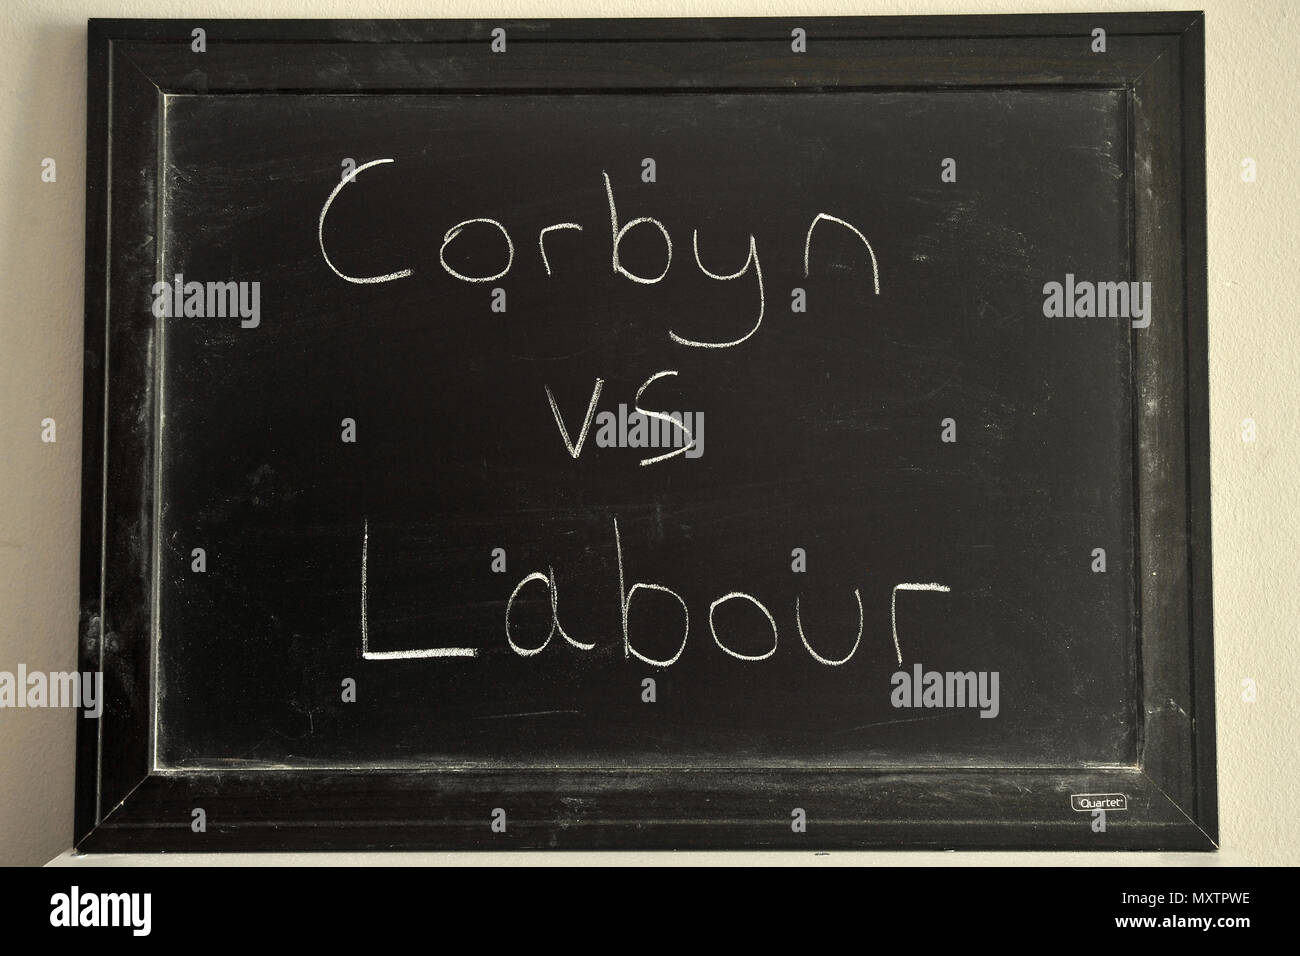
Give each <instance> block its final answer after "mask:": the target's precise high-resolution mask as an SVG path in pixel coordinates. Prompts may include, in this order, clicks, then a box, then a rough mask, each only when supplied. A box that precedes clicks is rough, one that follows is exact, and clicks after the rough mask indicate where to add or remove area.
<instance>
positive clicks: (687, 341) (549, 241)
mask: <svg viewBox="0 0 1300 956" xmlns="http://www.w3.org/2000/svg"><path fill="white" fill-rule="evenodd" d="M392 162H394V160H392V159H391V158H390V159H374V160H371V161H370V162H368V163H363V164H362V165H360V166H358V167H357V168H356V169H355V170H354V171H352V172H351V173H350V174H349V175H348V176H346V177H344V178H343V179H342V180H341V181H340V182H339V183H338V184H337V185H336V186H335V187H334V189H333V191H331V192H330V194H329V198H327V199H326V200H325V205H324V206H322V207H321V211H320V218H319V220H318V221H317V226H316V239H317V242H318V243H319V244H320V252H321V256H322V257H323V258H324V260H325V264H326V265H327V266H329V268H330V270H331V271H332V272H333V273H334V274H335V275H336V276H338V277H339V278H340V279H343V280H345V281H347V282H353V283H357V284H361V285H371V284H376V283H382V282H395V281H397V280H398V279H405V278H407V277H409V276H412V275H414V274H415V272H414V270H413V269H412V268H410V267H404V268H399V269H395V270H393V271H392V272H386V273H383V274H380V275H371V276H355V275H350V274H348V273H346V272H344V271H343V270H342V269H340V268H339V267H338V266H337V265H336V264H335V263H334V261H333V260H332V259H331V258H330V255H329V252H327V251H326V249H325V219H326V217H327V216H328V215H329V211H330V207H331V206H332V205H333V204H334V201H335V200H336V199H337V198H338V197H339V194H340V193H342V192H343V190H344V188H345V187H346V186H348V185H349V184H350V183H353V182H355V181H356V179H357V176H358V175H360V174H361V173H362V172H365V171H366V170H367V169H373V168H374V167H376V166H380V165H383V164H386V163H392ZM601 178H602V180H603V181H604V186H605V198H606V201H607V203H608V205H609V236H610V268H611V270H612V271H613V272H614V274H616V275H620V276H622V277H623V278H625V279H627V280H629V281H631V282H637V283H640V284H642V285H655V284H656V283H659V282H662V281H663V280H664V278H665V277H666V276H667V275H668V272H669V270H670V269H671V268H672V265H673V255H674V246H673V239H672V234H671V233H670V232H669V230H668V227H667V226H666V225H664V224H663V222H661V221H660V220H658V219H655V218H653V217H651V216H639V217H637V218H635V219H628V220H626V221H624V220H623V219H621V218H620V216H619V211H618V206H617V204H616V202H615V199H614V186H613V184H612V183H611V182H610V179H609V174H608V173H606V172H604V171H603V170H602V172H601ZM820 223H829V224H832V225H836V226H839V227H841V228H843V229H847V230H848V231H849V232H850V233H852V234H853V235H854V236H856V237H857V238H858V239H860V240H861V241H862V243H863V245H864V246H866V249H867V254H868V255H869V256H870V257H871V281H872V290H873V292H874V294H876V295H879V294H880V266H879V263H878V262H877V261H876V253H875V250H874V249H872V247H871V243H870V242H869V241H868V240H867V237H866V236H865V235H863V233H862V232H861V231H860V230H859V229H858V228H857V227H856V226H854V225H852V224H851V223H849V222H848V221H846V220H844V219H841V218H839V217H838V216H832V215H831V214H829V213H825V212H819V213H817V214H816V215H814V216H813V217H812V220H811V222H810V223H809V225H808V233H807V235H806V236H805V237H804V248H803V274H804V276H805V277H806V276H808V275H809V273H810V270H811V261H810V260H811V254H812V239H813V232H814V231H815V230H816V228H817V226H818V225H819V224H820ZM471 228H474V229H488V230H495V231H496V232H497V233H499V234H500V239H499V241H500V243H501V248H502V251H503V252H504V259H505V265H504V266H503V267H501V268H500V269H498V270H497V271H495V272H490V273H485V274H482V275H470V274H467V273H464V272H461V271H459V270H457V269H455V268H453V267H452V266H451V265H450V264H449V263H448V262H447V250H448V249H449V248H450V247H452V246H453V245H454V244H455V243H456V241H457V240H458V239H459V238H460V237H461V236H463V235H465V233H466V231H467V230H469V229H471ZM637 228H642V229H653V230H656V231H658V233H659V235H660V237H661V238H662V240H663V268H662V269H661V270H660V271H659V272H658V274H641V273H638V272H634V271H632V270H631V269H630V268H628V267H627V265H625V264H624V262H623V259H622V257H621V255H620V249H621V247H622V244H623V240H624V239H625V238H626V237H627V235H628V233H630V232H631V231H632V230H633V229H637ZM583 231H584V228H583V226H582V224H580V223H576V222H553V223H549V224H547V225H544V226H542V227H541V228H540V229H539V230H538V232H537V251H538V254H539V255H540V257H541V260H542V266H543V267H544V268H545V270H546V274H547V275H548V276H549V275H553V274H554V269H556V268H560V266H559V260H560V258H561V257H562V256H563V255H564V250H563V246H564V243H563V242H562V240H561V236H562V234H564V233H568V232H579V233H580V232H583ZM691 250H692V253H693V254H694V258H695V265H696V267H697V268H698V269H699V270H700V272H701V273H702V274H703V275H705V276H708V277H709V278H710V279H716V280H718V281H719V282H731V281H735V280H739V279H742V278H744V277H745V276H747V275H749V276H752V277H753V278H752V281H753V283H754V287H755V290H756V294H757V299H758V303H757V312H758V317H757V319H756V320H755V322H754V324H753V326H752V327H751V328H750V329H749V331H748V332H746V333H745V334H744V335H741V336H739V337H737V338H730V339H723V340H704V339H697V338H691V337H688V336H685V335H680V334H678V333H677V332H675V331H672V330H670V331H669V333H668V335H669V338H671V339H672V340H673V341H674V342H676V343H677V344H678V345H682V346H686V347H689V348H702V349H724V348H731V347H732V346H736V345H740V344H741V343H742V342H745V341H746V340H748V339H749V338H750V337H751V336H753V334H754V333H755V332H757V331H758V329H759V326H761V325H762V324H763V315H764V312H765V311H766V308H767V294H766V291H765V289H764V285H763V267H762V264H761V262H760V261H759V256H758V242H757V240H756V239H755V238H754V236H753V234H752V233H751V234H750V236H749V248H748V250H747V252H746V254H745V261H744V263H743V264H742V265H741V267H740V268H739V269H738V270H736V271H735V272H714V271H712V270H711V269H709V268H707V267H706V266H705V265H704V263H703V262H702V261H701V260H700V246H699V230H698V229H695V230H692V231H691ZM515 257H516V247H515V241H514V238H513V236H512V235H511V233H510V230H509V229H507V228H506V226H505V224H504V223H502V222H500V221H498V220H496V219H492V218H489V217H486V216H480V217H476V218H473V219H465V220H462V221H461V222H458V223H456V224H455V225H454V226H452V227H451V228H449V229H448V230H447V231H446V233H444V235H443V237H442V245H441V246H440V247H439V249H438V261H439V263H441V265H442V268H443V270H444V271H445V272H446V273H447V274H448V275H450V276H451V277H452V278H453V279H457V280H459V281H461V282H472V283H479V282H496V281H498V280H500V279H504V278H505V277H506V276H507V275H509V274H510V270H511V269H512V268H513V267H514V264H515Z"/></svg>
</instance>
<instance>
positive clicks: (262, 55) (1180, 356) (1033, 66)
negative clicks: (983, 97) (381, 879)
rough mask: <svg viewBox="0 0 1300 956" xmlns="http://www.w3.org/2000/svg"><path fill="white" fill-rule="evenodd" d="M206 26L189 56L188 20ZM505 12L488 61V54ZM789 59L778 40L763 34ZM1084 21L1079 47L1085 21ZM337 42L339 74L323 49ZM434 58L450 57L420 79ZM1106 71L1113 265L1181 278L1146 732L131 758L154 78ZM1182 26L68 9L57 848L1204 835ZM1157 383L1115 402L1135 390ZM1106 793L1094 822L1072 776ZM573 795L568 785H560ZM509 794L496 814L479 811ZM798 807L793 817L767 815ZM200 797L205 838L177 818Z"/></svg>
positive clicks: (425, 86)
mask: <svg viewBox="0 0 1300 956" xmlns="http://www.w3.org/2000/svg"><path fill="white" fill-rule="evenodd" d="M194 27H202V28H204V29H205V30H206V34H207V36H206V39H207V52H206V53H204V54H203V56H202V60H201V61H196V59H195V54H193V53H192V52H191V50H190V41H191V30H192V29H193V28H194ZM496 27H504V28H505V29H506V30H507V35H508V37H509V43H510V52H509V55H508V56H504V57H499V56H498V57H494V56H490V55H489V54H488V44H489V42H490V33H491V31H492V30H493V29H494V28H496ZM795 27H802V28H803V29H805V30H806V31H807V33H808V37H809V47H808V52H807V53H805V54H802V55H793V54H791V52H790V33H791V30H792V29H793V28H795ZM1097 27H1101V28H1103V29H1104V30H1105V31H1106V43H1107V50H1106V52H1105V53H1093V52H1092V51H1091V49H1090V45H1091V33H1092V31H1093V29H1094V28H1097ZM340 62H346V63H347V65H348V69H347V70H345V71H340V70H338V69H337V68H336V67H337V65H338V64H339V63H340ZM448 63H454V65H455V69H446V68H443V69H437V70H434V69H431V67H433V66H434V65H435V64H441V65H442V66H444V67H445V66H446V65H447V64H448ZM430 76H437V77H439V80H438V84H437V86H436V89H437V90H447V91H456V92H465V91H477V92H508V91H518V90H534V91H546V90H615V89H617V90H640V91H645V90H663V91H671V90H682V89H704V88H707V89H727V90H734V91H738V92H740V91H746V90H755V89H764V88H766V89H774V88H775V89H785V88H792V87H795V86H798V87H801V88H813V89H831V88H861V89H873V88H874V89H882V88H888V89H896V88H902V87H906V88H918V89H924V88H930V87H959V86H993V85H996V86H1017V85H1032V86H1036V87H1053V86H1059V87H1091V88H1106V89H1118V90H1123V91H1124V92H1125V93H1126V99H1127V103H1128V109H1129V133H1130V138H1129V142H1130V156H1129V160H1130V165H1129V173H1130V176H1129V182H1130V198H1131V203H1132V207H1131V214H1132V222H1133V223H1134V231H1133V235H1132V239H1133V248H1134V258H1133V262H1132V263H1131V266H1132V269H1133V277H1134V278H1136V277H1139V276H1140V277H1141V278H1143V279H1150V280H1152V281H1153V283H1154V285H1155V287H1156V288H1157V289H1160V290H1165V298H1164V301H1169V300H1170V297H1172V298H1173V299H1174V300H1175V301H1176V300H1177V299H1178V298H1179V297H1180V296H1181V308H1180V310H1179V313H1178V316H1179V318H1180V319H1181V321H1169V320H1167V319H1166V320H1165V321H1159V320H1157V321H1155V322H1153V323H1152V324H1151V326H1150V327H1149V328H1145V329H1134V330H1133V332H1132V333H1131V335H1132V355H1133V362H1134V368H1133V371H1134V382H1135V396H1134V402H1133V412H1134V421H1135V432H1136V433H1135V436H1134V438H1135V441H1134V447H1135V462H1134V464H1135V475H1136V484H1137V488H1136V492H1137V497H1136V501H1137V516H1136V520H1137V551H1138V565H1139V568H1140V570H1139V573H1138V574H1137V585H1138V596H1139V601H1138V605H1139V621H1138V626H1139V635H1140V645H1139V646H1140V667H1141V683H1142V692H1143V698H1144V707H1143V711H1142V713H1143V716H1144V718H1145V719H1144V724H1143V726H1142V727H1141V728H1140V732H1139V754H1140V756H1139V762H1138V764H1137V765H1136V766H1122V767H1114V768H1088V769H1078V768H1041V769H1032V770H1026V769H1016V770H969V769H950V770H916V771H903V772H899V771H889V772H883V771H878V770H850V769H826V770H807V769H795V768H787V769H781V770H736V769H716V770H712V769H711V770H690V771H684V770H657V769H640V770H636V769H625V768H620V769H589V770H577V771H575V770H554V771H551V770H537V769H528V770H499V771H465V770H457V771H446V770H434V769H430V770H427V771H409V770H403V771H383V770H380V771H376V770H364V771H362V770H356V771H348V770H203V771H174V770H167V769H160V768H157V767H156V766H155V764H154V759H153V749H152V737H151V733H152V715H153V702H154V701H153V677H154V666H155V662H154V660H153V648H154V647H155V642H154V633H153V631H154V628H155V627H156V620H155V608H156V604H155V589H156V581H157V576H156V568H155V567H154V561H155V554H154V548H153V541H154V524H155V520H156V515H157V514H158V510H157V509H158V505H159V502H158V501H157V500H156V496H155V489H156V487H157V486H156V482H155V469H154V463H155V461H156V460H157V456H158V453H159V441H160V435H159V430H158V407H157V401H156V395H157V390H156V383H157V373H158V369H157V368H156V363H155V356H156V350H155V348H154V345H155V344H156V342H155V334H154V333H155V323H156V322H157V320H155V319H154V318H153V317H152V316H151V315H150V314H149V312H148V310H147V308H145V307H144V306H142V304H141V303H142V298H141V296H140V295H139V294H132V293H138V291H139V290H141V289H148V288H149V287H150V286H151V285H152V283H153V281H154V280H155V278H157V277H158V275H159V265H160V257H161V254H162V251H161V249H160V248H158V245H159V243H158V242H157V240H158V237H159V236H161V235H163V230H162V229H161V224H162V214H163V210H162V209H161V208H160V204H159V203H158V201H157V196H158V195H159V193H158V191H157V190H156V188H155V187H156V186H157V185H158V182H159V175H160V168H161V155H160V147H161V137H162V134H163V116H164V110H165V104H166V98H167V97H168V96H169V95H172V94H185V93H189V94H193V93H202V94H209V95H221V94H225V93H238V92H248V91H261V92H266V91H278V92H294V91H299V92H309V91H310V92H316V91H343V92H367V93H382V92H389V91H409V90H429V89H432V88H433V86H432V84H431V83H430V81H429V79H428V78H429V77H430ZM1204 103H1205V82H1204V20H1203V16H1202V15H1201V14H1199V13H1144V14H1122V15H1110V14H1107V15H1095V16H1094V15H1079V16H1075V15H1069V16H990V17H887V18H863V19H822V18H788V19H745V20H736V19H717V20H605V21H601V20H560V21H549V22H548V21H516V22H511V21H500V22H488V21H471V20H460V21H361V20H357V21H311V20H296V21H202V20H197V19H196V20H183V21H182V20H172V21H162V20H152V21H151V20H92V21H90V24H89V70H88V100H87V186H86V197H87V202H86V352H85V415H84V421H85V426H84V435H83V476H82V557H81V619H80V636H79V642H80V666H81V668H82V669H83V670H92V671H93V670H102V671H103V673H104V678H105V697H106V701H105V706H104V712H103V715H102V717H101V718H100V719H98V720H95V721H91V720H79V721H78V722H77V723H78V725H79V732H78V739H77V754H78V756H77V799H76V821H75V845H76V846H77V848H78V849H79V850H82V851H110V850H111V851H121V850H168V851H178V850H195V851H207V850H289V849H320V850H363V849H394V848H399V849H491V850H502V849H514V848H522V847H543V848H545V847H549V848H564V849H573V848H691V849H707V848H759V847H763V848H782V847H784V848H792V849H803V850H808V849H813V848H865V847H889V848H949V847H952V848H967V849H975V848H985V849H993V848H998V849H1046V848H1053V849H1069V848H1075V849H1102V848H1118V849H1159V850H1175V849H1214V848H1215V847H1216V844H1217V839H1218V829H1217V828H1218V814H1217V794H1216V786H1215V747H1214V742H1215V741H1214V695H1213V671H1214V668H1213V653H1212V651H1213V649H1212V640H1211V623H1212V622H1211V603H1210V601H1211V593H1210V549H1209V544H1210V511H1209V506H1210V484H1209V482H1210V471H1209V465H1210V457H1209V433H1208V422H1209V404H1208V364H1207V336H1206V321H1207V316H1206V218H1205V168H1204V167H1205V128H1204V123H1205V109H1204ZM1139 397H1141V398H1143V399H1150V398H1152V397H1154V398H1157V399H1158V401H1154V402H1151V401H1139V400H1138V398H1139ZM1081 793H1123V794H1125V795H1126V796H1127V800H1128V807H1129V809H1128V810H1127V811H1115V812H1112V813H1110V814H1109V819H1108V830H1107V833H1105V834H1097V833H1094V832H1092V829H1091V828H1090V826H1089V823H1090V820H1091V814H1088V813H1081V812H1078V811H1077V810H1075V809H1073V808H1072V807H1071V795H1073V794H1081ZM574 798H576V799H574ZM498 806H500V807H508V808H509V821H510V825H509V828H508V831H507V832H506V833H504V834H497V833H493V832H492V831H491V830H490V828H489V826H488V814H489V813H490V809H491V808H493V807H498ZM796 806H798V807H803V808H805V810H806V811H807V813H808V817H809V827H808V832H807V833H804V834H799V833H794V832H792V829H791V826H790V819H791V818H790V812H791V808H792V807H796ZM195 807H202V808H203V809H204V811H205V813H206V817H207V830H206V832H205V833H195V832H193V830H192V829H191V810H192V808H195Z"/></svg>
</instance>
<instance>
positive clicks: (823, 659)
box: [361, 518, 951, 667]
mask: <svg viewBox="0 0 1300 956" xmlns="http://www.w3.org/2000/svg"><path fill="white" fill-rule="evenodd" d="M369 537H370V535H369V523H368V522H367V524H366V532H365V535H364V537H363V538H362V545H361V656H362V658H363V659H365V660H402V659H413V658H446V657H471V658H473V657H478V650H479V649H478V648H475V647H434V648H422V649H415V650H401V651H374V650H371V648H370V629H369V624H368V622H367V598H366V589H367V581H366V578H367V572H366V565H367V554H368V549H369ZM614 548H615V552H616V554H617V561H618V591H619V595H620V602H621V607H620V609H619V613H620V618H621V620H622V632H623V656H624V657H625V658H628V659H631V658H636V659H637V660H638V661H641V662H642V663H644V664H649V665H650V666H652V667H671V666H672V665H673V664H676V663H677V661H678V660H679V659H680V658H681V656H682V653H683V652H684V651H685V650H686V645H687V643H688V641H689V639H690V634H691V613H690V608H689V607H688V606H687V604H686V600H685V599H684V598H683V597H682V596H681V595H680V594H678V593H677V592H676V591H674V590H673V589H672V588H670V587H668V586H667V585H664V584H656V583H652V582H649V581H636V582H634V583H633V584H632V586H631V587H628V586H627V579H626V575H625V572H624V566H623V539H622V537H621V535H620V534H619V530H618V519H617V518H615V519H614ZM530 586H533V587H542V588H544V589H545V592H546V598H547V600H548V602H549V604H550V629H549V630H548V632H547V634H546V638H545V639H544V640H542V642H541V643H540V644H537V645H536V646H533V647H529V646H526V645H525V644H522V643H520V642H519V641H516V637H518V636H519V635H518V634H516V633H514V632H512V631H511V612H512V611H513V610H514V606H515V602H516V601H517V600H518V599H519V596H520V594H522V593H523V592H524V590H525V589H526V588H528V587H530ZM950 590H951V588H949V587H947V586H946V585H943V584H934V583H917V582H903V583H901V584H896V585H894V587H893V588H892V590H891V592H890V611H889V617H890V627H891V629H892V631H893V638H894V650H895V653H896V654H897V656H898V663H899V664H900V665H901V664H902V663H903V651H902V647H901V645H900V644H899V639H898V592H899V591H938V592H945V593H946V592H948V591H950ZM640 591H646V592H659V593H661V594H666V595H668V596H669V597H670V598H672V599H673V600H675V601H676V602H677V603H678V604H679V605H680V606H681V611H682V625H681V626H682V637H681V642H680V643H679V644H678V646H677V650H676V651H675V652H673V654H672V655H671V656H669V657H651V656H649V655H647V654H645V653H643V652H642V651H640V650H638V649H637V648H636V647H635V646H633V644H632V638H631V632H630V628H629V626H628V622H629V621H630V620H631V617H632V610H633V599H634V598H635V597H636V596H637V593H638V592H640ZM853 598H854V600H855V601H856V602H857V605H858V634H857V637H856V638H855V639H854V641H853V647H851V648H850V649H849V652H848V653H847V654H845V655H844V656H843V657H840V658H834V657H827V656H824V655H823V654H821V653H819V652H818V651H817V650H816V648H814V647H813V642H811V641H810V640H809V639H808V635H807V634H806V633H805V632H804V627H803V617H802V615H801V613H800V609H799V598H798V597H796V598H795V601H794V622H795V630H796V632H797V633H798V634H799V639H800V641H801V642H802V643H803V646H804V649H805V650H807V652H808V654H809V655H810V656H811V657H812V658H813V660H815V661H817V662H818V663H819V664H825V665H826V666H827V667H840V666H842V665H844V664H847V663H848V662H849V661H850V660H852V659H853V655H854V654H856V653H857V651H858V646H859V645H860V644H861V643H862V631H863V623H864V619H863V612H862V594H861V592H860V591H859V590H858V589H857V588H854V590H853ZM730 601H741V602H745V603H748V604H750V605H753V607H754V608H755V609H756V610H757V611H758V612H759V614H761V615H762V620H763V622H764V625H763V626H765V627H766V628H768V629H770V630H771V632H772V644H771V647H769V648H768V649H767V650H765V651H763V652H762V653H758V654H746V653H742V652H741V651H738V650H735V649H734V648H732V647H730V646H728V644H727V642H726V641H724V639H723V635H722V634H720V633H719V632H718V626H717V622H716V614H717V610H718V608H719V607H721V606H722V605H724V604H726V603H728V602H730ZM709 633H710V634H711V635H712V636H713V642H714V644H716V645H717V646H718V647H719V648H720V649H721V650H722V651H723V653H725V654H727V655H729V656H730V657H734V658H735V659H736V660H739V661H750V662H757V661H765V660H767V659H768V658H770V657H772V655H774V654H775V653H776V650H777V646H778V644H779V643H780V634H779V629H778V627H777V623H776V618H774V617H773V616H772V612H771V611H769V610H768V608H767V606H766V605H764V604H763V602H762V601H760V600H759V599H758V598H757V597H755V596H754V595H752V594H747V593H745V592H743V591H730V592H728V593H726V594H723V595H721V596H720V597H718V598H717V599H715V600H714V601H713V603H711V604H710V605H709ZM556 634H559V635H560V637H562V638H564V640H565V641H567V642H568V643H569V644H570V645H572V646H573V647H576V648H577V649H578V650H580V651H590V650H592V649H594V648H595V646H596V644H595V642H594V641H593V642H586V641H580V640H578V639H577V638H575V637H573V636H572V635H571V634H569V633H568V632H567V631H565V629H564V626H563V625H562V624H561V623H560V612H559V588H558V585H557V584H556V577H555V570H554V568H550V567H548V568H547V570H546V572H545V573H543V572H541V571H533V572H532V573H530V574H527V575H525V576H524V577H523V578H522V579H521V580H520V581H519V583H518V584H516V585H515V588H514V590H513V591H511V592H510V597H509V599H508V600H507V601H506V611H505V638H506V643H507V644H508V645H509V646H510V649H511V650H512V651H514V653H515V654H517V655H519V656H520V657H535V656H537V655H538V654H540V653H542V652H543V651H544V650H546V648H547V646H548V645H549V644H550V643H551V640H552V639H553V638H554V637H555V635H556Z"/></svg>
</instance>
